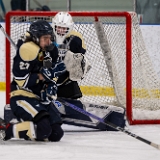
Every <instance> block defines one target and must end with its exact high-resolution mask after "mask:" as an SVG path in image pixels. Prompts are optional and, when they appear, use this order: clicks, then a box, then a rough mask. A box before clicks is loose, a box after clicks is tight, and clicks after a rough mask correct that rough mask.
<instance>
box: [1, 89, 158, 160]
mask: <svg viewBox="0 0 160 160" xmlns="http://www.w3.org/2000/svg"><path fill="white" fill-rule="evenodd" d="M0 102H1V106H0V116H3V107H4V105H5V92H0ZM63 128H64V130H65V135H64V137H63V138H62V140H61V141H60V142H57V143H52V142H30V141H24V140H17V139H12V140H10V141H5V142H0V160H160V150H157V149H155V148H153V147H151V146H150V145H147V144H146V143H144V142H141V141H139V140H137V139H135V138H133V137H130V136H128V135H126V134H124V133H122V132H107V131H103V132H102V131H95V130H91V129H87V128H82V127H74V126H68V125H63ZM128 128H129V131H130V132H132V133H135V134H136V135H138V136H141V137H143V138H145V139H147V140H149V141H151V142H154V143H157V144H160V125H136V126H128Z"/></svg>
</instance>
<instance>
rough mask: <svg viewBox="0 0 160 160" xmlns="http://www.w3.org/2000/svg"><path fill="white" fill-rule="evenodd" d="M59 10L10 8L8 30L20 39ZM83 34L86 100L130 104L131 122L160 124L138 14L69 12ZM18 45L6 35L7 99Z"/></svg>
mask: <svg viewBox="0 0 160 160" xmlns="http://www.w3.org/2000/svg"><path fill="white" fill-rule="evenodd" d="M55 14H56V12H32V11H31V12H13V11H12V12H8V13H7V15H6V32H7V33H8V34H9V35H10V37H11V39H12V40H13V41H14V42H15V43H16V42H17V40H18V39H19V38H20V36H21V35H22V34H24V33H25V32H26V31H27V30H28V29H29V26H30V23H31V22H33V21H34V20H37V19H44V20H46V21H48V22H49V23H51V21H52V18H53V16H54V15H55ZM70 14H71V15H72V16H73V21H74V22H75V24H74V28H73V29H74V30H75V31H78V32H80V33H81V34H82V36H83V38H84V42H85V45H86V48H87V51H86V56H87V58H88V59H89V61H90V63H91V66H92V68H91V70H90V71H89V72H88V73H87V75H86V76H85V77H84V78H83V79H82V80H81V81H80V82H79V85H80V87H81V90H82V92H83V97H82V101H85V102H89V103H93V104H99V105H100V106H101V105H107V104H111V105H117V106H121V107H125V108H126V115H127V119H128V121H129V123H130V124H160V91H159V89H160V82H159V78H158V76H157V74H156V72H155V71H154V69H153V66H152V62H151V60H150V57H149V55H148V53H147V51H146V48H145V44H144V41H143V37H142V33H141V30H140V26H139V23H138V20H137V15H136V13H130V12H70ZM15 54H16V51H15V48H14V47H13V46H12V45H11V44H10V42H9V41H8V40H7V39H6V103H7V104H9V101H10V96H9V92H10V82H11V80H12V74H11V69H12V59H13V57H14V55H15Z"/></svg>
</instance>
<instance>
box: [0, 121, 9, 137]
mask: <svg viewBox="0 0 160 160" xmlns="http://www.w3.org/2000/svg"><path fill="white" fill-rule="evenodd" d="M6 128H7V123H6V122H5V121H4V120H3V119H2V118H0V140H4V138H5V136H6V134H5V131H6Z"/></svg>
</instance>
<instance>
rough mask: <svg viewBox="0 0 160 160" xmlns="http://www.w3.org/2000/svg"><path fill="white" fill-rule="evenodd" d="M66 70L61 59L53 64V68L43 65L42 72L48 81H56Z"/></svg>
mask: <svg viewBox="0 0 160 160" xmlns="http://www.w3.org/2000/svg"><path fill="white" fill-rule="evenodd" d="M65 71H66V67H65V64H64V63H63V62H62V61H61V62H59V63H56V64H52V67H51V68H46V67H42V68H41V69H40V73H41V74H42V75H43V77H44V79H45V81H46V82H53V83H55V82H56V81H57V79H58V77H59V76H60V75H61V74H62V73H64V72H65Z"/></svg>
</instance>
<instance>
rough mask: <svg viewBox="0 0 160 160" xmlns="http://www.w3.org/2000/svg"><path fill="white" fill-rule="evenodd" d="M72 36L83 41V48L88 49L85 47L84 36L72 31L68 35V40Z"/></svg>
mask: <svg viewBox="0 0 160 160" xmlns="http://www.w3.org/2000/svg"><path fill="white" fill-rule="evenodd" d="M70 36H76V37H78V38H80V39H81V41H82V47H83V48H84V49H86V45H85V43H84V39H83V36H82V34H81V33H79V32H76V31H74V30H72V31H71V32H70V33H69V34H68V35H67V37H66V38H68V37H70Z"/></svg>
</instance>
